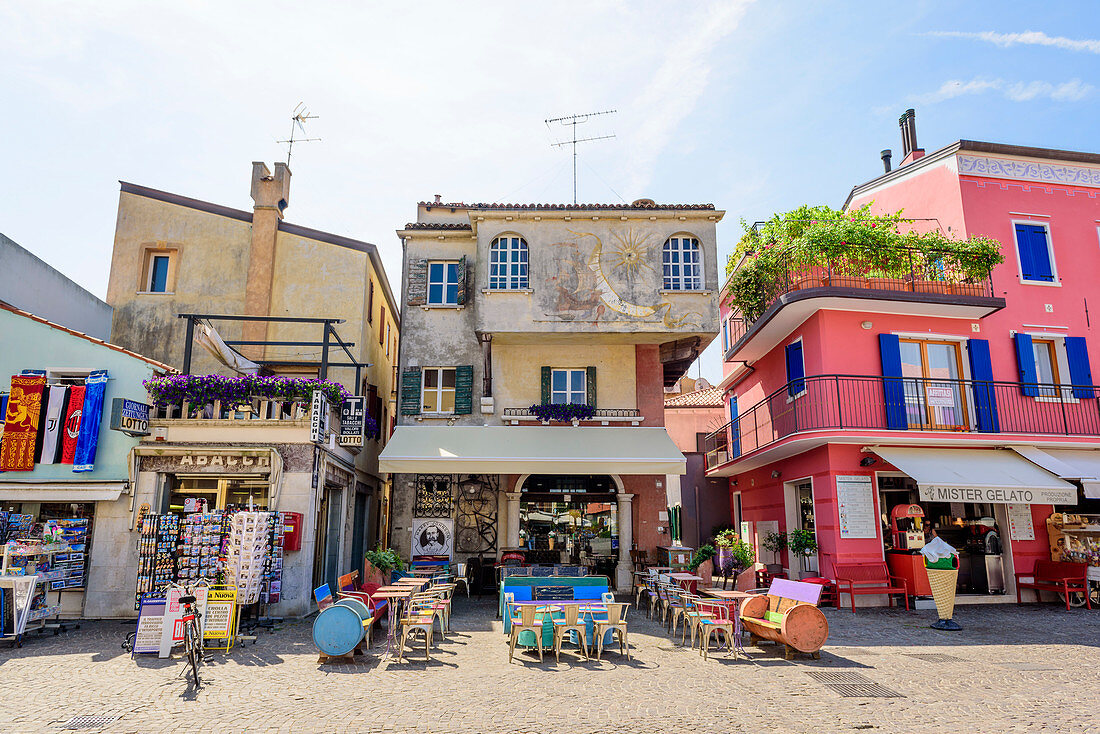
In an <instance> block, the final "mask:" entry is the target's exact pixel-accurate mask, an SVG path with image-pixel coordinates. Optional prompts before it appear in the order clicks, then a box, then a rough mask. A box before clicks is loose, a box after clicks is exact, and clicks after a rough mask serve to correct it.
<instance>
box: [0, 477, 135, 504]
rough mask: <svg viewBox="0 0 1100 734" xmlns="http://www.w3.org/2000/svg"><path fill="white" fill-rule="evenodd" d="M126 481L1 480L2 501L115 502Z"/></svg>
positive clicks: (0, 492)
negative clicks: (38, 481) (66, 482)
mask: <svg viewBox="0 0 1100 734" xmlns="http://www.w3.org/2000/svg"><path fill="white" fill-rule="evenodd" d="M125 490H126V484H125V482H86V483H80V482H70V483H68V484H65V483H56V482H43V483H41V484H37V483H32V482H0V501H2V502H114V501H115V500H117V499H118V498H119V496H120V495H122V493H123V492H124V491H125Z"/></svg>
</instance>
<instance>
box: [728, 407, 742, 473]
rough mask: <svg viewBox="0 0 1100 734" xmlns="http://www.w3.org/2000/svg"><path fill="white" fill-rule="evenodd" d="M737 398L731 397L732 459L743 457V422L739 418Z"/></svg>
mask: <svg viewBox="0 0 1100 734" xmlns="http://www.w3.org/2000/svg"><path fill="white" fill-rule="evenodd" d="M737 415H738V414H737V396H736V395H730V458H731V459H736V458H737V457H738V456H740V455H741V421H739V420H738V417H737Z"/></svg>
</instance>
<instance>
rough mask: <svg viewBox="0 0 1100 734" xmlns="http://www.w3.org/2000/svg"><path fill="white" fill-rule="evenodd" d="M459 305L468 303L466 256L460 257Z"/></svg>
mask: <svg viewBox="0 0 1100 734" xmlns="http://www.w3.org/2000/svg"><path fill="white" fill-rule="evenodd" d="M457 303H458V305H459V306H465V305H466V256H465V255H463V256H462V257H460V258H459V259H458V298H457Z"/></svg>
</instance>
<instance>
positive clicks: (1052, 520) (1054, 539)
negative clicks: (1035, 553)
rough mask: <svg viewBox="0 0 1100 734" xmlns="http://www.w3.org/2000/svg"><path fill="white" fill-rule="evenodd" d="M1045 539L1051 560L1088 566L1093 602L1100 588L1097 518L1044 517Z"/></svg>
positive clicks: (1087, 516) (1099, 539)
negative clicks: (1048, 541) (1048, 543)
mask: <svg viewBox="0 0 1100 734" xmlns="http://www.w3.org/2000/svg"><path fill="white" fill-rule="evenodd" d="M1047 536H1048V537H1049V539H1050V559H1051V560H1052V561H1074V562H1076V563H1087V564H1088V567H1089V568H1088V579H1089V582H1090V583H1091V584H1092V587H1093V599H1096V598H1097V591H1096V588H1097V587H1098V586H1100V515H1080V514H1074V513H1069V512H1065V513H1062V512H1055V513H1054V514H1052V515H1051V516H1050V517H1048V518H1047ZM1082 603H1083V602H1082ZM1093 603H1095V602H1093Z"/></svg>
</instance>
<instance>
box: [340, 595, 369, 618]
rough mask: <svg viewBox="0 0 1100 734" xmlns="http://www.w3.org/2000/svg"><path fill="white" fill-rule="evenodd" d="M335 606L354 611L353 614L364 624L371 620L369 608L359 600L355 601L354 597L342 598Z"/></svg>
mask: <svg viewBox="0 0 1100 734" xmlns="http://www.w3.org/2000/svg"><path fill="white" fill-rule="evenodd" d="M336 605H337V606H343V607H347V608H349V609H354V610H355V613H356V614H358V615H359V619H360V621H362V622H366V621H367V620H368V619H370V618H371V613H370V607H368V606H367V605H366V604H364V603H363V602H362V600H360V599H356V598H355V597H354V596H348V597H344V598H343V599H341V600H340V601H338V602H336Z"/></svg>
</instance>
